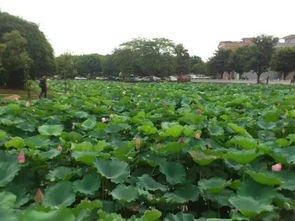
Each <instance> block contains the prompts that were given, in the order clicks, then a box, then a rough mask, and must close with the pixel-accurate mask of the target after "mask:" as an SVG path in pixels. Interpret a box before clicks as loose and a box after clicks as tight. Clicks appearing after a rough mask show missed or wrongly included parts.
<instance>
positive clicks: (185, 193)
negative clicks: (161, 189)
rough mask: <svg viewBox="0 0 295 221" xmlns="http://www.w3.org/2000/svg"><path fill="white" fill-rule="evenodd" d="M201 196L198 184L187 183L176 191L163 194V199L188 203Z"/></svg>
mask: <svg viewBox="0 0 295 221" xmlns="http://www.w3.org/2000/svg"><path fill="white" fill-rule="evenodd" d="M198 197H199V190H198V188H197V186H195V185H192V184H187V185H184V186H182V187H178V188H177V189H176V190H175V192H174V193H166V194H164V196H163V200H164V201H165V202H168V203H186V202H189V201H192V202H194V201H196V200H197V199H198Z"/></svg>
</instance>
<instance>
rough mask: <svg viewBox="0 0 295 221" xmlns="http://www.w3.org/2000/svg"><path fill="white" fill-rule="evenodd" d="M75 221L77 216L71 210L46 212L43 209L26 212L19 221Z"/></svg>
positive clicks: (31, 209) (32, 209)
mask: <svg viewBox="0 0 295 221" xmlns="http://www.w3.org/2000/svg"><path fill="white" fill-rule="evenodd" d="M28 220H30V221H53V220H54V221H57V220H60V221H62V220H64V221H74V220H75V216H74V215H73V212H72V211H71V210H70V209H66V208H63V209H54V210H49V211H45V210H42V209H41V208H40V209H38V208H30V209H27V210H25V211H24V213H23V214H22V215H21V217H20V220H19V221H28Z"/></svg>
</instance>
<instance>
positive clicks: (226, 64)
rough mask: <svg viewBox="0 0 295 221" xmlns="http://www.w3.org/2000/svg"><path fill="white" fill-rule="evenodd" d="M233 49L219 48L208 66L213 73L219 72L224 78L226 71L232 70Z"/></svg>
mask: <svg viewBox="0 0 295 221" xmlns="http://www.w3.org/2000/svg"><path fill="white" fill-rule="evenodd" d="M231 54H232V51H231V50H225V49H219V50H218V51H216V52H215V54H214V56H213V57H211V58H210V59H209V61H208V68H209V71H210V72H211V73H214V74H219V75H220V78H221V79H223V74H224V72H231V71H232V67H231Z"/></svg>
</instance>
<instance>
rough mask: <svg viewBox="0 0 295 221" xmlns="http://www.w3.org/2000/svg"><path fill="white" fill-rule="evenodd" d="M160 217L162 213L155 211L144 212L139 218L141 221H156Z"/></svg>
mask: <svg viewBox="0 0 295 221" xmlns="http://www.w3.org/2000/svg"><path fill="white" fill-rule="evenodd" d="M161 216H162V213H161V212H160V211H159V210H157V209H152V210H146V211H145V212H144V214H143V216H142V217H141V220H142V221H157V220H158V219H159V218H160V217H161Z"/></svg>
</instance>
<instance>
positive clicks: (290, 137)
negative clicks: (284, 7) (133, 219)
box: [0, 132, 295, 145]
mask: <svg viewBox="0 0 295 221" xmlns="http://www.w3.org/2000/svg"><path fill="white" fill-rule="evenodd" d="M287 138H288V140H289V145H291V144H292V143H295V134H289V135H288V136H287ZM0 139H1V132H0Z"/></svg>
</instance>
